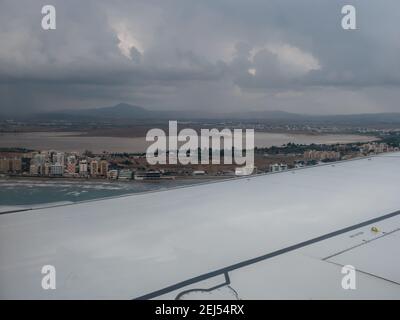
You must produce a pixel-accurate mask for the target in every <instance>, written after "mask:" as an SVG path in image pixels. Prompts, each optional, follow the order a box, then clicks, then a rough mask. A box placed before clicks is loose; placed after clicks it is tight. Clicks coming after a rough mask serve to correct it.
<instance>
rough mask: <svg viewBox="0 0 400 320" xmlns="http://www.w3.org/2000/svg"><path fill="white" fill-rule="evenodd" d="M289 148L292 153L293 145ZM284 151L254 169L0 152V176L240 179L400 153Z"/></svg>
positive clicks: (386, 148)
mask: <svg viewBox="0 0 400 320" xmlns="http://www.w3.org/2000/svg"><path fill="white" fill-rule="evenodd" d="M286 148H288V147H286ZM290 148H292V149H293V145H291V146H290ZM302 148H303V149H302ZM281 149H283V147H282V148H281ZM283 151H285V150H281V151H280V153H277V154H276V155H272V154H268V157H266V156H265V154H261V153H260V154H258V153H256V155H255V166H253V167H251V168H250V167H239V168H237V167H236V166H235V165H221V166H211V165H208V166H199V165H197V166H179V165H175V166H171V165H164V166H149V164H148V163H147V159H146V158H145V156H143V155H131V154H107V153H104V154H101V155H93V154H91V153H84V154H83V155H81V154H79V153H76V152H70V153H64V152H58V151H32V152H30V151H20V152H17V151H14V152H11V151H10V152H4V151H3V152H0V174H8V175H10V174H11V175H25V176H38V177H41V176H45V177H78V178H79V177H81V178H103V179H112V180H116V179H118V180H131V179H135V180H157V179H160V178H174V177H176V176H206V177H207V176H239V175H247V174H254V173H257V172H280V171H285V170H288V169H290V168H301V167H304V166H308V165H315V164H317V163H320V162H330V161H338V160H345V159H351V158H353V157H359V156H367V155H371V154H378V153H383V152H393V151H399V148H398V147H393V146H390V145H388V144H386V143H382V142H371V143H365V144H343V145H338V146H335V147H334V148H333V147H332V146H329V145H326V146H318V147H314V148H312V149H306V147H305V146H297V149H295V151H296V152H294V153H283ZM290 152H292V150H290Z"/></svg>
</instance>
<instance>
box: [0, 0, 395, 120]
mask: <svg viewBox="0 0 400 320" xmlns="http://www.w3.org/2000/svg"><path fill="white" fill-rule="evenodd" d="M51 2H52V4H53V5H55V7H56V9H57V30H55V31H43V30H42V29H41V28H40V20H41V14H40V9H41V7H42V5H44V4H48V3H47V2H46V3H45V2H44V1H41V0H29V1H28V0H16V1H15V0H14V1H12V0H3V1H2V2H1V3H0V40H1V46H0V93H1V96H0V106H1V107H0V108H1V109H0V113H1V112H2V111H4V112H5V111H9V110H14V111H15V110H19V111H20V112H28V111H29V110H32V109H61V108H63V109H64V108H68V107H71V108H79V107H87V106H94V105H96V104H97V105H99V106H102V105H109V104H110V103H113V102H119V101H126V102H131V103H135V104H141V105H143V106H144V107H149V108H153V109H162V108H170V109H198V108H202V109H209V110H218V111H224V110H227V111H230V110H243V109H245V108H247V109H258V110H263V109H264V110H266V109H269V110H272V109H280V110H287V111H295V112H311V113H341V112H363V111H365V112H377V111H400V108H399V107H398V105H397V104H396V101H398V98H400V94H399V93H398V91H399V90H398V87H399V84H400V64H399V63H398V57H399V54H400V45H399V42H398V30H399V21H400V19H399V18H400V17H399V12H400V10H399V9H400V3H399V2H398V1H395V0H385V1H383V2H377V1H373V0H364V1H360V0H354V1H353V4H354V5H355V6H356V8H357V24H358V30H356V31H344V30H343V29H341V27H340V19H341V14H340V8H341V6H342V5H344V4H347V2H346V1H342V0H337V1H332V0H321V1H318V2H316V1H311V0H279V1H278V0H262V1H261V0H250V1H239V0H213V1H211V0H205V1H187V0H167V1H165V0H163V1H161V0H154V1H144V0H143V1H128V0H126V1H123V0H118V1H113V2H110V1H105V0H104V1H103V0H96V1H94V0H87V1H77V0H71V1H61V0H53V1H51ZM396 99H397V100H396ZM332 101H341V102H342V103H343V105H337V106H334V105H332ZM324 103H325V104H324Z"/></svg>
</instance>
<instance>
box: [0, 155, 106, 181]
mask: <svg viewBox="0 0 400 320" xmlns="http://www.w3.org/2000/svg"><path fill="white" fill-rule="evenodd" d="M108 171H109V163H108V161H107V160H105V159H101V158H99V157H94V158H90V157H86V156H81V155H79V154H78V153H70V154H65V153H64V152H57V151H41V152H27V153H21V154H16V153H8V154H7V153H6V154H4V155H2V156H1V157H0V173H14V174H21V173H24V174H26V175H31V176H70V177H75V176H79V177H88V176H92V177H107V176H108Z"/></svg>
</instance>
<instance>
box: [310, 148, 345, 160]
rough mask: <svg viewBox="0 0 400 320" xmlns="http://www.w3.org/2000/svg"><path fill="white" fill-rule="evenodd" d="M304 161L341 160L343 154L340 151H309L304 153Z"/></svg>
mask: <svg viewBox="0 0 400 320" xmlns="http://www.w3.org/2000/svg"><path fill="white" fill-rule="evenodd" d="M303 158H304V160H306V161H307V160H318V161H323V160H335V161H337V160H340V159H341V154H340V152H338V151H317V150H307V151H305V152H304V153H303Z"/></svg>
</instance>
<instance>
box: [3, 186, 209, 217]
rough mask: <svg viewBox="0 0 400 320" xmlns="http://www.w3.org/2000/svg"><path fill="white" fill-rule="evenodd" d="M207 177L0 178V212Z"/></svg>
mask: <svg viewBox="0 0 400 320" xmlns="http://www.w3.org/2000/svg"><path fill="white" fill-rule="evenodd" d="M207 181H209V180H208V179H184V180H157V181H135V180H131V181H126V182H119V181H104V180H103V181H102V180H96V181H93V180H92V181H85V180H80V179H79V180H78V179H75V180H74V179H50V180H44V179H43V180H42V179H16V178H7V179H0V212H1V209H2V208H3V209H5V208H7V209H10V207H12V206H31V205H41V204H47V203H53V204H54V203H60V204H61V203H71V202H78V201H85V200H92V199H99V198H106V197H114V196H120V195H126V194H134V193H138V192H146V191H154V190H165V189H170V188H174V187H180V186H185V185H193V184H198V183H204V182H207Z"/></svg>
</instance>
